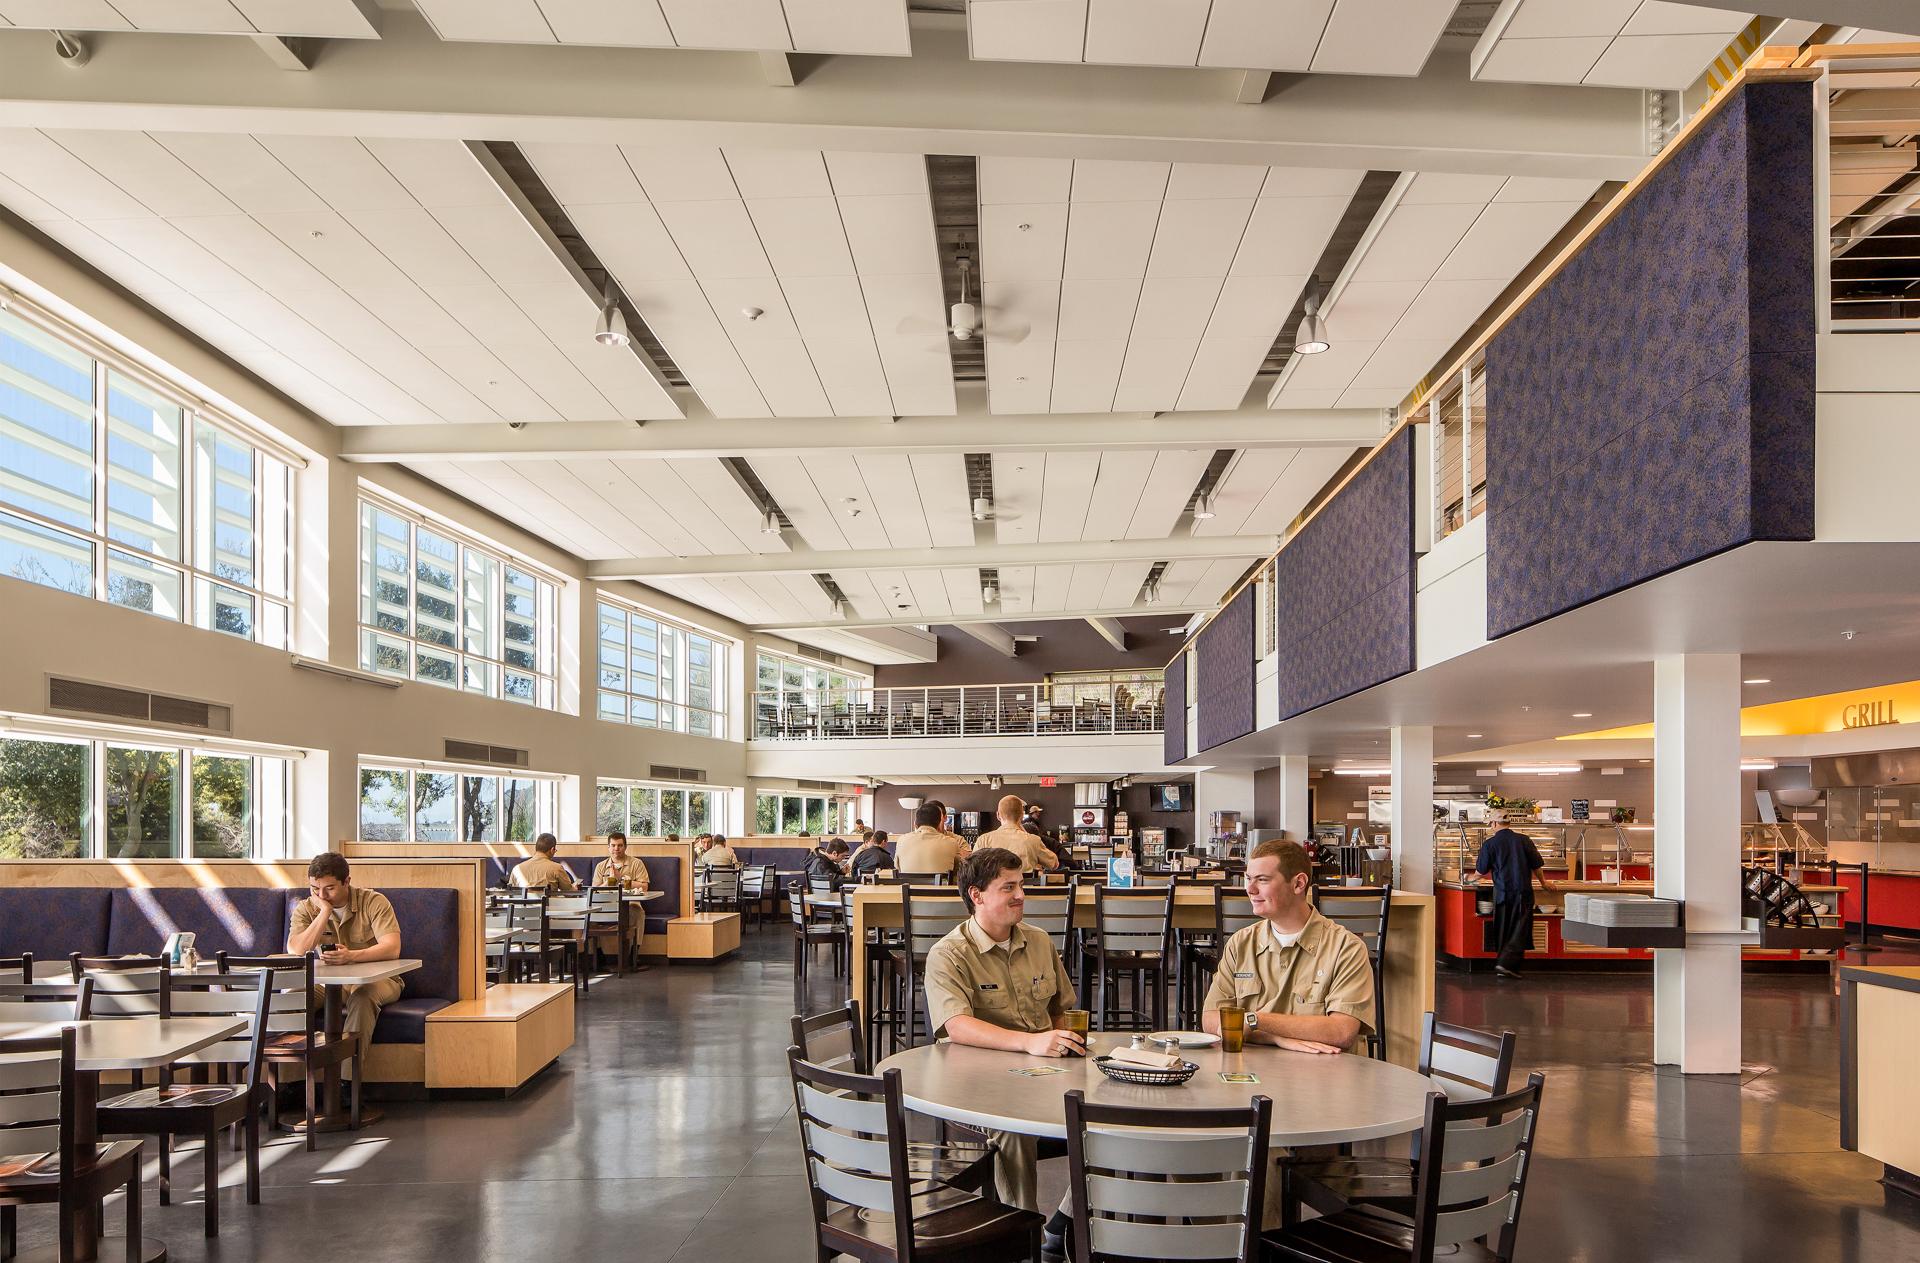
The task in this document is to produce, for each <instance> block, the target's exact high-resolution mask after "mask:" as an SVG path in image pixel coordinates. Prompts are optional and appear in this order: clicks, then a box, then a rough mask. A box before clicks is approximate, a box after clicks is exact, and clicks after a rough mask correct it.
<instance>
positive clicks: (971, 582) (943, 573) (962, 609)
mask: <svg viewBox="0 0 1920 1263" xmlns="http://www.w3.org/2000/svg"><path fill="white" fill-rule="evenodd" d="M935 573H937V574H938V575H939V576H940V581H941V582H942V583H944V584H945V585H946V588H947V605H948V606H949V607H950V608H951V609H952V610H953V613H954V616H955V617H960V618H965V617H972V618H978V617H979V616H980V615H982V614H984V613H986V612H987V605H986V602H985V601H984V600H982V599H981V596H980V572H979V571H978V570H961V569H953V570H940V571H936V572H935Z"/></svg>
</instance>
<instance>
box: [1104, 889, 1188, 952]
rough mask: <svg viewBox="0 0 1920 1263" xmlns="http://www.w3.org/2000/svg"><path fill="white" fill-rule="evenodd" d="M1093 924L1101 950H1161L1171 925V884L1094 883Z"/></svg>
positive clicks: (1164, 945) (1165, 944)
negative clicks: (1106, 884)
mask: <svg viewBox="0 0 1920 1263" xmlns="http://www.w3.org/2000/svg"><path fill="white" fill-rule="evenodd" d="M1093 924H1094V929H1095V932H1096V934H1097V938H1098V943H1099V948H1100V951H1101V952H1102V953H1106V952H1162V953H1164V952H1165V951H1166V950H1167V942H1168V935H1169V934H1170V933H1171V932H1172V928H1173V887H1171V886H1157V887H1156V886H1134V887H1125V886H1095V887H1094V888H1093Z"/></svg>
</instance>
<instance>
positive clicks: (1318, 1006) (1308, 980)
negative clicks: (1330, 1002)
mask: <svg viewBox="0 0 1920 1263" xmlns="http://www.w3.org/2000/svg"><path fill="white" fill-rule="evenodd" d="M1332 987H1333V978H1332V975H1330V974H1328V973H1327V972H1326V971H1325V970H1319V971H1317V972H1315V973H1312V974H1308V975H1306V976H1304V977H1301V978H1298V979H1296V980H1295V981H1294V984H1293V1011H1294V1012H1295V1013H1300V1014H1308V1015H1321V1014H1324V1013H1325V1012H1326V1011H1327V992H1328V991H1330V990H1331V989H1332Z"/></svg>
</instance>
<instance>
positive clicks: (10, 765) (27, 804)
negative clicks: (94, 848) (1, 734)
mask: <svg viewBox="0 0 1920 1263" xmlns="http://www.w3.org/2000/svg"><path fill="white" fill-rule="evenodd" d="M90 755H91V751H90V749H89V748H88V746H87V743H85V742H78V741H26V740H6V741H0V859H10V860H50V859H75V858H78V857H80V856H83V855H85V854H86V849H87V834H88V832H89V830H88V820H87V814H88V811H89V808H90V805H91V803H92V801H93V785H92V775H91V773H92V759H91V757H90Z"/></svg>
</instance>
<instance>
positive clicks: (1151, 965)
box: [1090, 886, 1173, 1031]
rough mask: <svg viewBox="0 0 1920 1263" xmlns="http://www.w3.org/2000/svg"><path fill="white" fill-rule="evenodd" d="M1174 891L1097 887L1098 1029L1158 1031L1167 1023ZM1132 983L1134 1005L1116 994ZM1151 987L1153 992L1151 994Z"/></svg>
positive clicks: (1166, 888)
mask: <svg viewBox="0 0 1920 1263" xmlns="http://www.w3.org/2000/svg"><path fill="white" fill-rule="evenodd" d="M1172 930H1173V887H1172V886H1157V887H1156V886H1145V887H1110V886H1095V887H1094V888H1093V966H1094V970H1093V979H1094V994H1095V996H1096V997H1097V999H1096V1001H1095V1003H1094V1004H1093V1005H1092V1006H1090V1007H1091V1008H1092V1009H1093V1011H1094V1013H1093V1020H1094V1022H1095V1024H1096V1025H1095V1029H1097V1030H1103V1031H1105V1030H1117V1029H1121V1028H1122V1024H1123V1023H1124V1024H1125V1027H1126V1028H1127V1029H1138V1030H1158V1029H1159V1028H1161V1027H1163V1026H1165V1025H1166V1024H1167V994H1166V982H1167V967H1168V965H1169V963H1170V962H1171V960H1172ZM1122 977H1124V978H1126V979H1127V981H1128V989H1129V991H1130V993H1131V994H1130V996H1129V999H1130V1000H1131V1002H1132V1005H1133V1007H1131V1008H1128V1009H1124V1010H1123V1009H1121V1008H1119V1007H1118V1006H1117V1001H1116V1000H1115V998H1114V994H1113V993H1114V992H1117V991H1118V990H1119V984H1120V979H1121V978H1122ZM1149 989H1151V994H1149Z"/></svg>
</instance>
